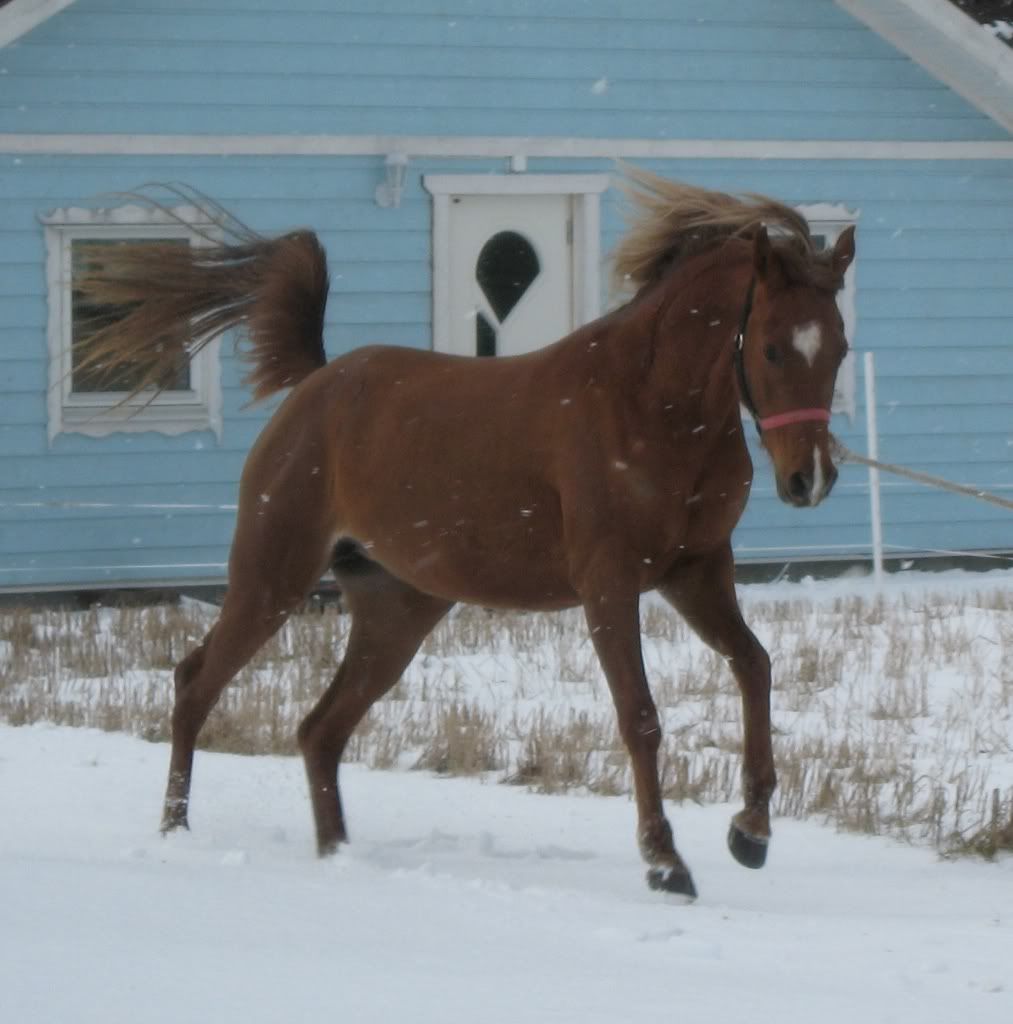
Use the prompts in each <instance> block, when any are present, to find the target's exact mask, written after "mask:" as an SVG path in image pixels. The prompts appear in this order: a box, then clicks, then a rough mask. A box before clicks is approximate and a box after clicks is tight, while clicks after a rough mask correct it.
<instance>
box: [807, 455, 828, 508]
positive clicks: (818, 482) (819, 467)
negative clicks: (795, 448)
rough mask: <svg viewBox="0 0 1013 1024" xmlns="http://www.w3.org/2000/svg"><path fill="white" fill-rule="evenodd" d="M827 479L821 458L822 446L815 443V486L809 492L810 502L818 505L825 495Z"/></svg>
mask: <svg viewBox="0 0 1013 1024" xmlns="http://www.w3.org/2000/svg"><path fill="white" fill-rule="evenodd" d="M825 486H826V480H825V479H824V477H823V460H822V459H821V458H820V446H819V445H813V487H812V490H811V491H810V492H809V504H810V505H818V504H819V503H820V500H821V499H822V497H823V488H824V487H825Z"/></svg>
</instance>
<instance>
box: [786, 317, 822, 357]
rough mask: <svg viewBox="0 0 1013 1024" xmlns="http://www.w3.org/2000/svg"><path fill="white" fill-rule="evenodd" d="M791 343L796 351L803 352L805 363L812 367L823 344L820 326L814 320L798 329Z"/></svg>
mask: <svg viewBox="0 0 1013 1024" xmlns="http://www.w3.org/2000/svg"><path fill="white" fill-rule="evenodd" d="M791 343H792V345H793V346H794V347H795V351H796V352H801V353H802V355H803V356H804V357H805V361H806V362H807V363H808V364H809V365H810V366H812V364H813V363H814V362H815V361H816V355H817V353H818V352H819V350H820V346H821V345H822V344H823V335H822V333H821V331H820V325H819V324H818V323H817V322H816V321H815V320H813V321H812V322H811V323H808V324H806V325H805V326H803V327H796V328H795V333H794V334H793V335H792V338H791Z"/></svg>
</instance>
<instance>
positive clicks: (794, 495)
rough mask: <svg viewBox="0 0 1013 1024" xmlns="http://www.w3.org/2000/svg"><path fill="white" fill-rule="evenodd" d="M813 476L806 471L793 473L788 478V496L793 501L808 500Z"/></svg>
mask: <svg viewBox="0 0 1013 1024" xmlns="http://www.w3.org/2000/svg"><path fill="white" fill-rule="evenodd" d="M811 490H812V478H811V477H809V476H807V475H806V474H805V473H792V474H791V476H790V477H789V478H788V496H789V497H790V498H791V500H792V501H799V502H802V501H808V500H809V492H810V491H811Z"/></svg>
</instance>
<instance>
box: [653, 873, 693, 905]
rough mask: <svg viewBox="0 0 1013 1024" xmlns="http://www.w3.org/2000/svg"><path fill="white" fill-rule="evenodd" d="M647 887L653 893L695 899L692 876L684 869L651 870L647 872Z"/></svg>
mask: <svg viewBox="0 0 1013 1024" xmlns="http://www.w3.org/2000/svg"><path fill="white" fill-rule="evenodd" d="M647 886H648V888H650V889H653V890H654V891H655V892H670V893H672V894H674V895H676V896H685V897H686V898H687V899H690V900H695V899H696V886H695V885H694V884H693V876H692V875H690V873H689V872H688V871H687V870H686V869H685V868H651V869H650V870H649V871H648V872H647Z"/></svg>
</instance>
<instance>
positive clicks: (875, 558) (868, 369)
mask: <svg viewBox="0 0 1013 1024" xmlns="http://www.w3.org/2000/svg"><path fill="white" fill-rule="evenodd" d="M864 377H865V433H866V448H867V453H868V456H869V458H870V459H878V458H879V433H878V432H877V427H876V368H875V361H874V359H873V355H872V353H871V352H866V353H865V360H864ZM869 509H870V514H871V517H872V575H873V579H874V580H875V581H876V583H877V584H879V583H882V582H883V520H882V512H881V508H880V501H879V469H878V467H876V466H869Z"/></svg>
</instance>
